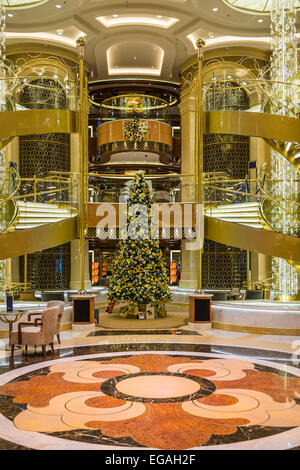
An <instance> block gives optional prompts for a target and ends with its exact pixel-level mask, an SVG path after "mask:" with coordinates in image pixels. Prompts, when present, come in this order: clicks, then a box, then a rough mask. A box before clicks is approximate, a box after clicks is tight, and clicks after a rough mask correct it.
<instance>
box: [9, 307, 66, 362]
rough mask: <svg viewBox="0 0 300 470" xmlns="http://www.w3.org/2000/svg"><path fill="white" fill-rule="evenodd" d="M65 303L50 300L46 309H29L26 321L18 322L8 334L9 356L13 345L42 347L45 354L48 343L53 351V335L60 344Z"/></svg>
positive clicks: (26, 349)
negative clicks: (14, 329) (15, 328)
mask: <svg viewBox="0 0 300 470" xmlns="http://www.w3.org/2000/svg"><path fill="white" fill-rule="evenodd" d="M64 309H65V303H64V302H63V301H59V300H51V301H49V302H48V304H47V308H46V309H38V310H31V311H29V313H28V321H27V322H20V323H19V324H18V325H17V327H18V329H17V331H12V332H11V335H10V347H11V356H12V357H13V356H14V350H15V346H25V352H26V354H27V352H28V346H34V348H35V349H36V348H37V346H41V347H42V353H43V355H44V357H45V356H46V346H47V345H50V346H51V349H52V351H53V352H54V337H55V336H56V338H57V341H58V344H61V339H60V328H61V321H62V317H63V314H64Z"/></svg>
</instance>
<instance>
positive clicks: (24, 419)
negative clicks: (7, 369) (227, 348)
mask: <svg viewBox="0 0 300 470" xmlns="http://www.w3.org/2000/svg"><path fill="white" fill-rule="evenodd" d="M99 356H100V355H97V356H96V357H95V358H89V359H85V360H80V358H79V359H78V358H76V359H75V358H74V359H73V358H70V360H68V361H66V360H58V361H57V362H56V363H55V361H54V363H53V364H52V365H50V366H49V367H47V368H44V369H43V371H42V373H41V368H40V369H38V368H37V367H36V369H35V372H34V373H32V372H31V373H30V375H29V377H28V376H26V375H24V376H22V375H21V376H20V377H18V378H17V379H15V380H13V381H11V382H9V383H7V384H4V385H2V386H1V387H0V406H1V412H2V414H3V415H4V416H6V418H8V419H10V421H11V422H12V424H13V426H14V428H15V429H16V430H18V431H24V432H33V433H40V434H44V435H45V434H46V435H47V436H48V438H51V437H55V438H59V439H63V440H71V441H77V442H85V443H93V444H98V445H106V446H110V445H111V446H118V447H119V448H120V447H121V448H125V449H126V448H131V447H134V448H152V449H165V450H181V449H192V448H198V447H201V446H202V447H203V446H213V445H222V444H226V443H227V444H229V443H238V442H242V441H251V440H255V439H263V438H270V437H271V436H278V435H280V434H281V433H284V432H286V431H288V430H293V429H296V428H298V427H299V426H300V378H299V377H297V376H293V375H292V374H283V373H282V370H278V371H276V370H274V368H269V367H267V366H265V367H263V366H261V365H260V366H257V365H256V364H255V363H252V362H248V361H247V360H240V359H235V358H230V357H209V356H212V355H209V354H207V356H208V357H206V356H205V354H199V355H198V356H196V355H195V356H190V355H189V354H188V353H187V354H184V355H183V354H181V355H176V353H172V352H170V353H155V352H153V353H132V354H130V353H127V354H126V355H124V354H123V355H117V354H115V355H114V356H112V355H111V356H110V357H105V358H101V357H99ZM216 356H217V355H216ZM273 365H274V364H273ZM5 403H6V405H7V409H5ZM8 409H9V413H8V412H7V410H8ZM0 428H1V424H0Z"/></svg>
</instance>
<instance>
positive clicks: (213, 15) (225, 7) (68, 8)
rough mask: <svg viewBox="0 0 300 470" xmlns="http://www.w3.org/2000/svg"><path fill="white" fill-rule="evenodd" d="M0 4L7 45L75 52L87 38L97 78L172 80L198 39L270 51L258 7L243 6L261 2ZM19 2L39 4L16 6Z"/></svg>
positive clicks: (266, 23) (51, 0) (56, 0)
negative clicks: (3, 9) (3, 6)
mask: <svg viewBox="0 0 300 470" xmlns="http://www.w3.org/2000/svg"><path fill="white" fill-rule="evenodd" d="M5 1H6V2H7V3H9V4H10V7H8V9H7V12H8V17H7V41H8V45H16V44H18V45H22V47H23V45H24V44H25V45H26V46H25V47H28V46H27V44H28V43H31V44H37V43H39V44H43V45H44V46H46V45H47V44H51V45H55V46H59V47H62V48H65V49H66V50H71V51H76V40H77V39H78V37H79V36H81V35H85V36H86V39H87V46H86V61H87V63H88V66H89V68H90V71H91V72H92V76H93V78H94V79H95V80H96V79H106V78H110V77H114V78H116V77H118V76H120V77H124V78H128V77H134V76H137V77H145V78H147V77H152V78H155V77H157V78H159V79H162V80H169V81H176V80H178V79H179V71H180V66H181V65H182V64H183V63H184V62H185V61H186V60H187V59H188V58H189V57H191V56H192V55H195V53H196V41H197V39H199V38H202V39H204V40H205V41H206V49H207V50H210V49H212V48H216V47H225V46H228V45H235V46H254V47H256V48H260V49H264V50H268V49H269V48H270V17H269V16H268V15H266V14H265V13H266V11H264V8H262V9H260V10H258V11H253V12H252V11H249V8H250V7H251V9H252V7H253V8H255V9H257V8H259V4H260V5H261V6H262V4H263V3H264V6H265V7H267V3H269V2H268V1H267V0H264V2H262V0H253V1H252V2H251V1H250V0H164V1H163V2H162V1H161V0H140V1H133V0H127V1H126V2H124V1H121V0H120V1H119V0H64V1H62V0H48V1H39V2H36V1H34V0H19V1H18V0H5ZM297 1H298V0H297ZM299 1H300V0H299ZM21 3H22V4H23V7H25V4H27V6H28V7H29V6H34V5H35V4H37V3H38V5H37V6H36V8H32V9H31V8H22V9H21V6H22V5H21ZM17 4H19V8H18V5H17ZM245 4H247V5H248V9H247V14H245V11H244V9H243V7H244V6H245ZM19 10H20V11H19ZM249 13H250V14H249ZM299 31H300V23H299Z"/></svg>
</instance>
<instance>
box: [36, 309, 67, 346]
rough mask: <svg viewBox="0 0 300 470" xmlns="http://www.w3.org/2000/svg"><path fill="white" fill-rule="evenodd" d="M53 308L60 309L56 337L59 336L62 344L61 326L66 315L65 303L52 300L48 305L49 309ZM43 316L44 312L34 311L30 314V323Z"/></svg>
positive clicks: (58, 338) (58, 339)
mask: <svg viewBox="0 0 300 470" xmlns="http://www.w3.org/2000/svg"><path fill="white" fill-rule="evenodd" d="M53 307H58V309H59V312H58V317H57V324H56V330H55V335H56V336H57V341H58V343H59V344H61V341H60V325H61V320H62V317H63V314H64V310H65V303H64V302H62V301H61V300H50V302H48V304H47V308H53ZM41 314H42V310H38V311H33V312H31V313H29V315H28V321H31V320H32V318H33V317H35V316H39V317H40V316H41Z"/></svg>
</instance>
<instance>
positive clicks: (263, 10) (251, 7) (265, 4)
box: [223, 0, 300, 15]
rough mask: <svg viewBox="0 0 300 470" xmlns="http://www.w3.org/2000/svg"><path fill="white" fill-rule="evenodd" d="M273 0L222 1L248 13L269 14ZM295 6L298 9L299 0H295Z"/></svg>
mask: <svg viewBox="0 0 300 470" xmlns="http://www.w3.org/2000/svg"><path fill="white" fill-rule="evenodd" d="M272 1H273V0H223V2H224V3H225V4H226V5H227V6H229V7H231V8H234V9H235V10H239V11H241V12H243V13H248V14H250V15H255V14H259V15H269V14H270V13H271V10H272ZM295 7H296V8H297V9H298V8H299V9H300V0H295Z"/></svg>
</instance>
